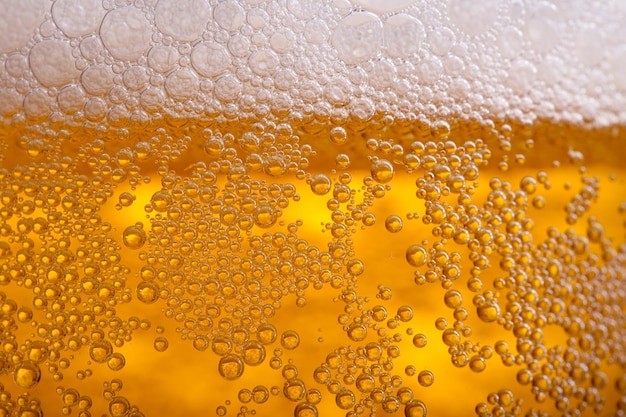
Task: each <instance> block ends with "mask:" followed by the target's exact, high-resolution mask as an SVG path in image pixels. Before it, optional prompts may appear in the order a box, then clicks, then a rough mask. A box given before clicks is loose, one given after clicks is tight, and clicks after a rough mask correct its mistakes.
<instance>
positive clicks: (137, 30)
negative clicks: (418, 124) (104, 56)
mask: <svg viewBox="0 0 626 417" xmlns="http://www.w3.org/2000/svg"><path fill="white" fill-rule="evenodd" d="M151 36H152V28H151V26H150V23H149V22H148V20H147V19H146V16H145V15H144V13H143V12H142V11H141V10H139V9H136V8H135V7H133V6H127V7H122V8H120V9H115V10H111V11H110V12H109V13H107V14H106V16H105V17H104V20H103V21H102V25H101V26H100V38H101V39H102V42H103V43H104V46H105V47H106V48H107V49H108V51H109V52H110V53H111V55H113V57H114V58H117V59H119V60H122V61H134V60H136V59H137V58H139V57H140V56H142V55H144V54H145V53H146V52H147V51H148V49H149V48H150V38H151Z"/></svg>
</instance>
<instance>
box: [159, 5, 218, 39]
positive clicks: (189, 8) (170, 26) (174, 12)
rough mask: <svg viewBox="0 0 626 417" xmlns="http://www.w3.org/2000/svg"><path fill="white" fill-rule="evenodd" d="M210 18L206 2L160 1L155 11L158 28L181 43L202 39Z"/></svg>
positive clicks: (209, 10) (209, 9)
mask: <svg viewBox="0 0 626 417" xmlns="http://www.w3.org/2000/svg"><path fill="white" fill-rule="evenodd" d="M210 16H211V8H210V6H209V5H208V3H207V2H206V0H159V2H158V3H157V5H156V8H155V9H154V20H155V23H156V26H157V28H158V29H159V30H160V31H161V32H163V33H165V34H167V35H170V36H172V37H174V38H175V39H177V40H179V41H193V40H196V39H198V38H200V36H201V35H202V32H203V31H204V29H205V26H206V23H207V21H208V20H209V18H210Z"/></svg>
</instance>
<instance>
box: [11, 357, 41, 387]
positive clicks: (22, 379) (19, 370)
mask: <svg viewBox="0 0 626 417" xmlns="http://www.w3.org/2000/svg"><path fill="white" fill-rule="evenodd" d="M40 379H41V370H40V369H39V367H38V366H37V365H35V364H34V363H32V362H21V363H20V364H18V365H17V366H16V367H15V371H14V372H13V381H15V383H16V384H17V385H18V386H19V387H21V388H32V387H34V386H35V385H37V384H38V383H39V380H40Z"/></svg>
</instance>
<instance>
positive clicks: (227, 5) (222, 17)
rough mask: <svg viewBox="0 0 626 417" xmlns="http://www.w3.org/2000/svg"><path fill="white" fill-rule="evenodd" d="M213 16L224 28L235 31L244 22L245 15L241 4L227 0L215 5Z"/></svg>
mask: <svg viewBox="0 0 626 417" xmlns="http://www.w3.org/2000/svg"><path fill="white" fill-rule="evenodd" d="M187 10H194V9H187ZM213 18H214V19H215V21H216V23H217V24H218V25H219V26H220V27H221V28H222V29H224V30H227V31H229V32H234V31H236V30H238V29H239V28H240V27H241V25H242V24H243V22H244V20H245V15H244V12H243V9H242V8H241V6H240V5H239V4H237V3H236V2H234V1H232V0H227V1H224V2H221V3H219V4H218V5H217V6H215V9H214V10H213Z"/></svg>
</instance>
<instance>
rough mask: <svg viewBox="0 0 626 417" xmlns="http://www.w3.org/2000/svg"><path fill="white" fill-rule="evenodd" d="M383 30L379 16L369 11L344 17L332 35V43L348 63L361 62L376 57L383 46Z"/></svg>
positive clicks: (340, 56)
mask: <svg viewBox="0 0 626 417" xmlns="http://www.w3.org/2000/svg"><path fill="white" fill-rule="evenodd" d="M382 41H383V30H382V23H381V21H380V19H379V18H378V16H376V15H375V14H372V13H368V12H357V13H352V14H351V15H349V16H348V17H346V18H344V19H343V20H342V21H341V22H339V25H337V27H336V28H335V31H334V32H333V34H332V37H331V44H332V45H333V47H334V48H335V49H336V50H337V53H338V54H339V58H341V59H342V60H343V61H344V62H345V63H346V64H349V65H352V64H359V63H361V62H364V61H367V60H368V59H371V58H374V57H375V56H376V55H377V54H378V52H379V51H380V49H381V47H382Z"/></svg>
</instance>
